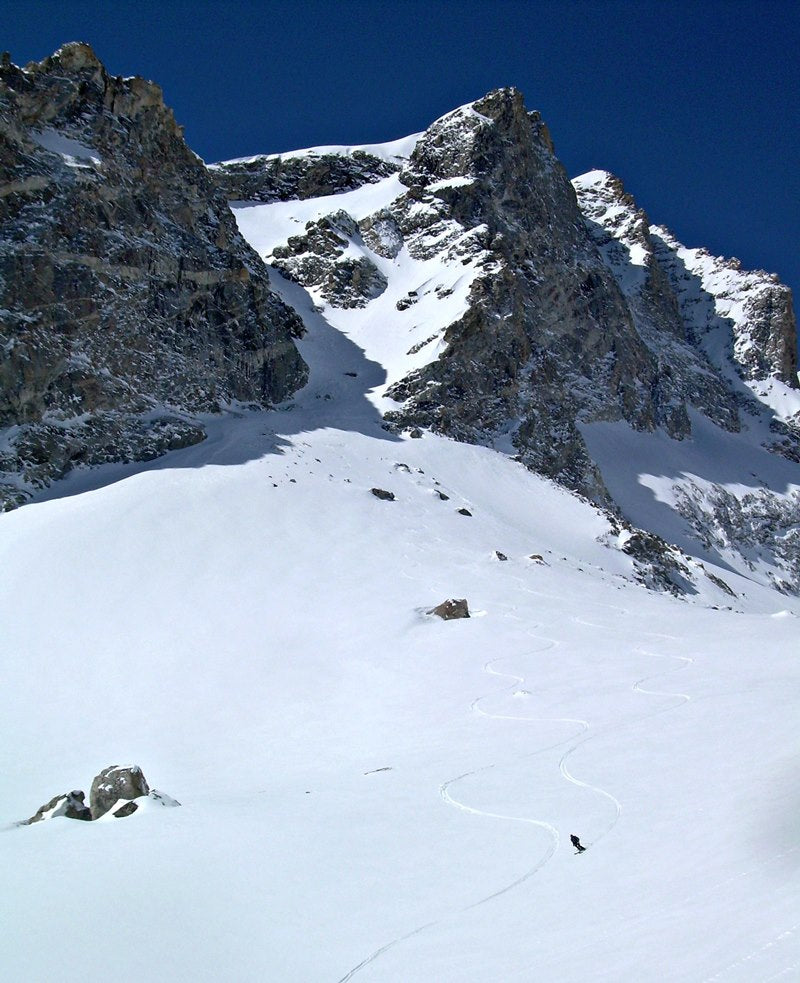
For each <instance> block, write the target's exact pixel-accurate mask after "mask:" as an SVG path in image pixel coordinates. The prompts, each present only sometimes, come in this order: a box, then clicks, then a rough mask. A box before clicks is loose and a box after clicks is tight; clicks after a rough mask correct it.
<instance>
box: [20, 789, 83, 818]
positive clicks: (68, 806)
mask: <svg viewBox="0 0 800 983" xmlns="http://www.w3.org/2000/svg"><path fill="white" fill-rule="evenodd" d="M84 798H85V793H84V792H82V791H81V790H80V789H74V790H73V791H72V792H64V793H63V794H62V795H54V796H53V798H52V799H51V800H50V801H49V802H46V803H45V804H44V805H43V806H40V807H39V808H38V809H37V810H36V812H35V813H34V814H33V815H32V816H31V818H30V819H26V820H25V822H24V823H23V825H25V826H30V825H31V823H39V822H42V821H43V820H45V819H57V818H58V817H59V816H63V817H64V818H65V819H80V820H83V821H84V822H89V821H90V820H91V819H92V811H91V809H90V808H89V807H88V806H87V805H86V803H85V802H84Z"/></svg>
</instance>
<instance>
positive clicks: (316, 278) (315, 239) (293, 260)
mask: <svg viewBox="0 0 800 983" xmlns="http://www.w3.org/2000/svg"><path fill="white" fill-rule="evenodd" d="M357 235H358V226H357V225H356V223H355V222H354V221H353V219H352V218H351V217H350V216H349V215H348V214H347V212H343V211H339V212H334V213H333V214H332V215H326V216H325V217H324V218H321V219H320V220H319V221H317V222H309V223H308V225H307V226H306V234H305V235H302V236H291V237H290V238H289V239H288V241H287V243H286V245H285V246H279V247H277V248H276V249H274V250H273V252H272V256H271V261H272V265H273V266H275V267H276V268H277V269H278V270H280V272H281V273H283V275H284V276H286V277H288V278H289V279H290V280H294V281H296V282H297V283H302V284H303V286H305V287H319V288H320V294H321V295H322V297H323V299H324V300H327V301H328V302H329V303H331V304H334V305H335V306H336V307H365V306H366V304H368V303H369V301H370V300H372V299H373V298H375V297H378V296H380V294H382V293H383V291H384V290H385V289H386V277H385V276H384V275H383V274H382V273H381V272H380V270H379V269H378V268H377V267H376V266H375V264H374V263H373V262H372V261H371V260H370V259H368V258H367V257H366V256H359V257H353V256H346V255H345V249H346V248H347V246H348V245H349V243H350V241H351V239H352V238H353V237H355V236H357Z"/></svg>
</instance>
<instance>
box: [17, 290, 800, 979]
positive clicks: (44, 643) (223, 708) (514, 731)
mask: <svg viewBox="0 0 800 983" xmlns="http://www.w3.org/2000/svg"><path fill="white" fill-rule="evenodd" d="M276 280H277V277H276ZM281 289H282V290H284V291H285V294H286V296H287V297H288V298H289V299H290V300H291V302H292V304H293V306H294V307H295V308H296V309H297V310H298V311H299V312H300V314H301V315H302V317H303V320H304V323H305V327H306V329H307V330H306V334H305V336H304V337H303V339H302V340H301V342H300V345H301V348H302V354H303V357H304V359H305V360H306V362H307V363H308V364H309V366H310V367H311V372H310V378H309V383H308V385H307V386H306V387H305V389H303V390H302V391H301V392H300V393H298V394H297V396H296V398H295V399H294V400H293V401H292V402H291V403H286V404H283V405H282V406H281V407H280V408H279V409H277V410H275V411H274V412H272V413H268V414H267V413H246V414H240V415H239V416H238V417H233V416H230V417H228V418H217V419H216V420H210V421H208V428H209V433H210V436H209V439H208V440H207V441H205V442H203V443H202V444H199V445H197V446H195V447H192V448H186V449H184V450H182V451H179V452H176V453H174V454H172V455H168V456H166V457H164V458H162V459H160V460H159V461H153V462H151V463H150V464H148V465H138V466H135V465H128V466H127V469H123V468H122V467H121V466H117V467H116V468H111V466H109V468H108V469H106V471H105V473H104V472H103V471H84V472H76V473H74V474H73V476H72V478H71V479H67V481H66V482H65V483H64V486H62V488H61V489H60V490H61V491H62V492H64V493H69V492H72V493H73V494H71V495H69V496H68V497H63V498H60V499H54V500H51V501H42V502H39V503H37V504H34V505H31V506H27V507H25V508H23V509H20V510H18V511H16V512H12V513H9V514H7V515H3V516H0V569H2V570H3V571H9V572H13V576H8V577H7V578H6V580H5V583H4V589H3V591H2V592H0V623H1V624H2V625H3V631H2V632H0V665H1V666H2V678H3V685H2V687H0V864H2V870H3V887H4V889H3V891H2V896H1V898H0V909H1V910H0V919H1V920H2V924H3V928H4V942H3V969H4V972H5V974H6V975H7V976H8V977H9V978H10V979H20V980H23V979H32V980H51V979H61V980H65V981H66V983H78V981H80V980H83V979H84V978H85V956H86V953H87V952H91V954H92V966H93V972H95V973H97V974H98V975H100V976H109V977H118V976H119V975H120V967H121V966H123V967H124V975H125V976H126V977H131V978H134V977H140V978H141V979H147V980H153V979H156V980H198V981H212V980H219V979H233V980H280V981H282V983H308V981H327V980H330V981H345V980H354V981H356V983H360V981H361V980H362V979H363V980H371V981H373V983H375V981H386V983H390V981H391V983H396V981H398V980H420V981H430V983H433V981H436V983H464V981H465V980H469V981H475V983H478V981H480V983H484V981H486V980H487V979H498V980H504V981H505V980H520V981H522V980H531V979H533V978H536V979H542V980H558V981H559V983H562V981H563V983H578V981H585V980H586V979H597V978H605V979H608V980H638V979H664V978H667V979H670V980H672V981H681V983H684V981H685V983H690V981H696V980H698V979H712V978H714V977H715V976H717V977H719V978H720V979H723V980H730V981H738V983H744V981H746V980H751V979H753V978H754V977H755V978H759V979H769V978H770V977H773V978H775V977H780V976H781V975H782V976H783V977H785V978H790V976H791V972H792V967H793V966H794V965H796V963H797V959H798V951H797V946H796V938H797V936H796V932H795V930H794V926H795V925H796V922H797V906H796V899H797V895H796V859H797V843H796V835H795V830H794V828H793V826H792V823H793V821H794V820H793V818H792V817H793V813H792V809H793V807H794V804H795V803H794V800H793V797H794V795H795V792H796V775H795V762H796V754H797V750H800V749H799V748H798V744H797V725H796V722H797V711H798V707H797V693H798V692H800V679H799V678H798V660H797V658H796V654H795V653H796V634H797V627H796V626H797V620H796V619H797V615H798V614H800V604H798V602H797V601H796V600H795V599H792V598H783V597H780V596H779V595H777V594H776V592H775V591H773V590H768V589H765V588H762V587H759V586H758V585H757V584H754V583H753V582H752V580H748V579H745V578H743V577H740V576H738V575H737V574H736V573H734V572H731V571H729V570H726V569H724V568H723V567H720V566H713V565H711V564H708V565H707V566H706V569H705V571H703V570H702V569H701V568H700V566H699V564H695V565H694V567H693V568H692V569H690V570H689V573H690V574H691V575H692V576H693V578H694V580H693V583H694V587H695V589H696V591H697V593H696V595H694V598H693V599H694V601H695V602H697V603H686V602H680V601H677V600H676V599H674V598H672V597H670V596H666V595H655V594H652V593H650V592H648V591H646V590H644V589H643V588H642V587H641V586H640V585H638V584H636V583H634V582H633V580H634V576H635V566H636V563H637V560H636V559H635V558H634V556H633V555H631V553H630V552H626V551H625V550H626V548H627V549H630V548H631V544H632V543H634V542H635V540H636V535H635V534H631V533H630V532H628V531H625V530H622V529H619V528H618V527H617V526H615V525H614V524H613V523H612V522H611V521H610V519H609V518H608V517H606V516H604V515H602V514H601V513H599V512H598V511H597V510H596V509H594V508H592V507H591V506H590V505H588V504H587V503H586V502H584V501H581V500H580V499H578V498H577V497H576V496H574V495H572V494H570V493H569V492H567V491H566V490H564V489H563V488H560V487H558V486H557V485H555V484H554V483H552V482H550V481H547V480H545V479H543V478H541V477H539V476H537V475H534V474H532V473H531V472H529V471H527V470H526V469H525V468H524V467H522V466H521V465H520V464H519V463H516V462H514V461H512V460H510V459H509V458H508V457H507V456H506V455H504V454H500V453H498V452H496V451H493V450H491V449H488V448H485V447H480V446H469V445H465V444H461V443H457V442H455V441H452V440H449V439H447V438H444V437H441V436H437V435H434V434H430V433H425V434H423V435H422V436H421V437H420V438H419V439H411V438H410V437H408V436H402V435H398V434H395V433H391V432H387V431H386V430H384V429H383V428H382V426H381V423H382V420H381V417H380V415H379V414H378V413H377V412H376V409H375V405H374V400H375V393H374V392H373V389H375V387H380V386H381V381H380V380H381V373H382V372H383V370H382V368H381V367H380V366H379V365H377V364H376V363H374V362H371V361H370V360H369V359H368V358H367V356H366V355H365V353H364V351H363V350H362V349H361V348H360V347H359V345H357V344H354V343H353V341H352V340H350V339H349V338H348V337H346V336H345V335H344V334H343V333H342V332H340V331H338V330H336V329H335V328H334V327H332V325H331V324H330V323H329V321H327V320H326V318H325V317H324V316H323V314H327V313H328V312H327V309H326V310H324V311H323V312H320V311H318V310H316V309H315V302H314V301H313V299H312V297H310V296H309V294H308V293H307V292H305V291H304V290H303V288H302V287H301V286H299V285H298V284H296V283H292V282H290V281H286V282H285V283H283V284H282V287H281ZM387 289H388V288H387ZM379 301H380V298H378V299H377V300H373V301H371V302H370V305H371V304H377V303H379ZM420 303H422V301H420ZM370 305H368V307H369V306H370ZM366 309H368V308H365V309H364V310H366ZM364 310H361V309H356V310H352V311H348V312H345V313H346V314H347V315H348V316H353V317H363V316H364ZM343 316H344V315H343ZM374 331H375V333H376V334H377V333H378V327H377V325H376V326H375V327H374ZM376 349H377V344H376ZM731 439H732V438H731ZM671 443H673V444H674V442H671ZM113 477H116V478H123V477H124V480H118V481H117V482H116V483H114V484H105V485H103V482H108V481H109V480H110V479H111V478H113ZM81 482H83V483H84V484H83V489H82V493H79V492H81V484H80V483H81ZM91 482H94V483H95V487H91V486H90V483H91ZM372 488H380V489H385V490H387V491H390V492H392V493H393V494H394V496H395V498H394V501H381V500H379V499H378V498H376V497H375V496H374V495H373V494H371V489H372ZM55 491H56V489H55V488H54V489H51V494H52V493H55ZM461 510H466V511H467V512H469V513H470V514H469V515H465V514H464V512H463V511H461ZM501 554H502V556H503V557H505V559H501ZM708 574H711V575H712V576H713V577H714V578H715V579H711V577H709V576H708ZM723 581H724V582H725V583H726V584H727V585H728V587H729V588H730V589H733V590H734V591H735V592H736V593H737V595H738V597H737V598H732V597H731V595H730V594H729V593H728V592H727V590H726V589H725V587H724V585H722V582H723ZM721 585H722V586H721ZM446 598H456V599H459V598H465V599H466V600H467V602H468V605H469V609H470V612H471V617H470V618H469V619H463V620H458V621H448V622H445V621H441V620H439V619H438V618H435V617H432V616H430V615H429V614H428V613H427V612H428V611H430V610H431V609H432V608H433V607H434V606H435V605H437V604H439V603H440V602H442V601H443V600H445V599H446ZM711 605H715V606H717V607H719V608H726V609H724V610H723V609H720V610H712V609H711V607H710V606H711ZM765 721H769V726H765V723H764V722H765ZM111 761H135V762H137V763H139V764H141V766H142V767H143V768H144V770H145V772H146V774H147V775H148V777H150V778H151V779H152V780H153V781H155V782H157V784H158V785H159V786H162V787H164V788H167V789H169V791H170V792H171V793H172V794H174V795H175V796H176V798H177V799H178V800H179V801H180V802H181V804H182V805H181V808H176V809H165V808H161V807H160V805H159V803H158V802H157V801H155V800H149V799H144V800H140V803H141V805H140V808H139V809H138V810H137V811H136V812H135V813H134V814H133V815H132V816H129V817H127V818H123V819H118V818H116V817H115V816H113V815H111V816H108V817H107V818H104V819H103V820H101V821H100V822H96V823H78V822H73V821H70V820H67V819H63V818H55V819H51V820H49V821H47V822H41V823H37V824H35V825H34V826H30V827H17V826H15V825H13V823H14V822H15V821H16V820H18V819H21V818H24V817H26V816H29V815H31V814H32V812H33V810H34V809H35V807H36V806H37V805H38V804H39V803H40V802H42V801H46V800H47V799H48V797H49V796H50V795H52V794H53V793H54V792H56V791H58V790H60V789H64V788H72V787H76V788H80V787H83V788H85V787H86V782H87V781H88V780H89V778H90V777H91V776H92V775H94V774H95V773H96V772H97V771H98V769H99V768H101V767H103V766H105V765H107V764H108V763H109V762H111ZM148 807H149V808H148ZM570 834H577V835H578V836H579V837H580V839H581V841H582V843H583V844H584V845H585V846H586V847H587V850H586V852H585V853H584V854H582V855H581V856H580V857H577V856H575V854H574V851H573V850H572V848H571V846H570V841H569V837H570ZM56 880H57V881H58V883H60V884H68V885H70V891H71V893H70V898H69V903H67V902H65V900H64V897H63V896H62V895H59V893H58V891H57V890H55V889H54V883H55V881H56ZM48 899H51V900H48ZM53 899H54V900H53ZM576 911H577V912H578V915H577V916H576ZM576 917H578V919H579V922H580V926H579V928H576ZM576 931H577V932H579V936H580V938H579V944H576ZM54 940H57V941H54ZM143 940H146V944H143ZM310 940H311V943H310Z"/></svg>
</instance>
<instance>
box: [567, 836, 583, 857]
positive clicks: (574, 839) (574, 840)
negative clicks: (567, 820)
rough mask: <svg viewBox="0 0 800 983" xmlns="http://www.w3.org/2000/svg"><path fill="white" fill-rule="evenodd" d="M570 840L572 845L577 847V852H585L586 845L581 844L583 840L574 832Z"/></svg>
mask: <svg viewBox="0 0 800 983" xmlns="http://www.w3.org/2000/svg"><path fill="white" fill-rule="evenodd" d="M570 840H571V841H572V845H573V846H574V847H575V853H583V851H584V850H585V849H586V847H585V846H581V841H580V840H579V839H578V837H577V836H576V835H575V834H574V833H572V835H571V836H570Z"/></svg>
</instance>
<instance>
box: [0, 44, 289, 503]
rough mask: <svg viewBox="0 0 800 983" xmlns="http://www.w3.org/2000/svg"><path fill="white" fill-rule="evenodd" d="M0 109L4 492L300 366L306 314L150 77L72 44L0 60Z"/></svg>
mask: <svg viewBox="0 0 800 983" xmlns="http://www.w3.org/2000/svg"><path fill="white" fill-rule="evenodd" d="M0 123H1V125H0V182H1V183H2V195H0V309H2V321H1V323H0V431H2V433H0V505H2V504H3V503H5V504H6V505H13V504H19V503H20V502H23V501H25V500H26V498H27V497H28V495H29V494H30V492H31V491H32V490H33V489H35V488H37V487H41V486H42V485H44V484H46V483H48V482H49V481H51V480H52V479H53V478H56V477H59V476H61V475H63V474H64V473H66V472H67V471H68V470H69V469H70V468H72V467H74V466H75V465H76V464H96V463H103V462H106V461H118V460H138V459H149V458H152V457H155V456H157V455H159V454H161V453H164V452H165V451H167V450H171V449H174V448H177V447H181V446H185V445H186V444H190V443H195V442H197V441H199V440H202V439H203V436H204V432H203V429H202V426H201V425H200V424H199V423H198V422H197V421H196V420H194V419H193V418H192V414H196V413H200V412H213V411H218V410H219V408H220V406H222V405H224V404H225V403H227V402H229V401H232V400H242V401H259V402H269V401H272V400H279V399H282V398H284V397H285V396H287V395H289V394H290V393H291V392H293V391H294V390H295V389H296V388H297V386H298V385H299V384H300V383H302V381H303V380H304V378H305V366H304V364H303V362H302V359H301V358H300V356H299V354H298V352H297V350H296V348H295V346H294V344H293V341H292V336H293V335H297V334H298V333H299V332H301V330H302V327H301V322H300V320H299V319H298V318H297V316H296V315H295V314H294V312H293V311H291V310H290V309H289V308H287V307H286V306H285V305H284V304H283V303H282V302H281V301H280V300H279V299H278V297H277V296H276V295H275V294H274V293H273V292H272V291H271V290H270V287H269V281H268V277H267V273H266V270H265V269H264V267H263V264H262V263H261V262H260V260H259V258H258V257H257V256H256V254H255V253H254V252H253V251H252V249H250V247H249V246H248V245H247V243H246V242H245V241H244V239H243V238H242V236H241V235H240V234H239V232H238V229H237V227H236V223H235V222H234V220H233V218H232V216H231V214H230V211H229V209H228V207H227V204H226V200H225V197H224V195H223V194H222V193H221V192H220V191H219V189H218V187H217V185H216V183H215V182H214V181H213V179H212V178H211V177H210V175H209V173H208V171H207V169H206V168H205V167H204V165H203V162H202V161H201V160H200V159H199V158H198V157H197V156H196V155H195V154H193V153H192V151H191V150H189V148H188V147H187V146H186V144H185V142H184V139H183V134H182V131H181V128H180V127H179V126H178V125H177V124H176V122H175V120H174V117H173V115H172V112H171V111H170V110H169V109H168V108H167V107H166V106H165V105H164V102H163V99H162V94H161V90H160V89H159V87H158V86H157V85H155V84H153V83H152V82H147V81H145V80H144V79H141V78H127V79H123V78H118V77H114V76H112V75H109V73H108V72H107V71H106V70H105V68H104V67H103V66H102V65H101V63H100V62H99V61H98V59H97V58H96V57H95V55H94V53H93V52H92V50H91V48H90V47H89V46H88V45H86V44H80V43H75V44H68V45H66V46H65V47H63V48H61V49H60V50H59V51H57V52H56V53H55V54H54V55H53V56H52V57H50V58H47V59H45V60H44V61H43V62H41V63H32V64H30V65H28V66H26V67H25V68H18V67H16V66H14V65H12V64H11V63H10V62H5V63H4V64H3V66H2V67H1V68H0Z"/></svg>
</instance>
